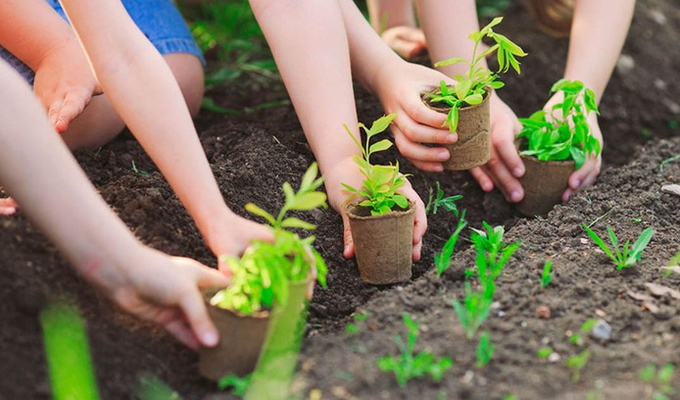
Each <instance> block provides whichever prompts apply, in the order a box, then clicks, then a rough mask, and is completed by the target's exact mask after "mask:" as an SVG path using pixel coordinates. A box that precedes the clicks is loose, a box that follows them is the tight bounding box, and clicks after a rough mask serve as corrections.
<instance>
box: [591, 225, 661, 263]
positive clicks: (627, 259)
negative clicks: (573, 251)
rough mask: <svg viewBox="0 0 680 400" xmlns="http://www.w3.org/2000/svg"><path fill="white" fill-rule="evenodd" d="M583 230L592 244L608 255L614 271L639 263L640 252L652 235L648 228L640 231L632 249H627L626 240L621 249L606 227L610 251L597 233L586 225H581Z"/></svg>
mask: <svg viewBox="0 0 680 400" xmlns="http://www.w3.org/2000/svg"><path fill="white" fill-rule="evenodd" d="M583 228H584V229H585V230H586V232H588V236H590V238H591V239H592V240H593V242H595V244H597V245H598V246H600V248H601V249H602V251H604V253H605V254H606V255H608V256H609V258H611V259H612V261H614V263H616V269H618V270H621V269H623V268H627V267H630V266H632V265H635V263H636V262H638V261H640V257H641V256H642V251H643V250H644V249H645V247H647V245H648V244H649V241H650V240H651V239H652V235H653V234H654V230H653V229H652V227H651V226H650V227H649V228H647V229H645V230H644V231H642V233H641V234H640V236H639V237H638V239H637V240H636V241H635V243H634V244H633V247H630V248H629V245H630V240H626V243H624V245H623V247H622V248H619V241H618V239H617V238H616V234H615V233H614V231H613V230H612V228H611V227H609V226H607V233H609V240H611V242H612V249H610V248H609V246H607V244H606V243H605V242H604V240H602V239H601V238H600V237H599V236H598V235H597V233H595V232H593V231H592V230H591V229H590V228H588V226H587V225H586V224H583Z"/></svg>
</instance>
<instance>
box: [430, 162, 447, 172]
mask: <svg viewBox="0 0 680 400" xmlns="http://www.w3.org/2000/svg"><path fill="white" fill-rule="evenodd" d="M443 170H444V166H443V165H441V164H437V165H435V166H434V167H433V168H432V171H433V172H442V171H443Z"/></svg>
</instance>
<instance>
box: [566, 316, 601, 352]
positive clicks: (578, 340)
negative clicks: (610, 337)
mask: <svg viewBox="0 0 680 400" xmlns="http://www.w3.org/2000/svg"><path fill="white" fill-rule="evenodd" d="M596 324H597V320H596V319H595V318H588V319H587V320H586V322H584V323H583V324H582V325H581V331H580V333H573V334H571V335H570V336H569V341H570V342H571V343H573V344H575V345H577V346H583V337H582V336H581V335H582V334H585V335H589V334H590V332H591V331H592V330H593V328H594V327H595V325H596Z"/></svg>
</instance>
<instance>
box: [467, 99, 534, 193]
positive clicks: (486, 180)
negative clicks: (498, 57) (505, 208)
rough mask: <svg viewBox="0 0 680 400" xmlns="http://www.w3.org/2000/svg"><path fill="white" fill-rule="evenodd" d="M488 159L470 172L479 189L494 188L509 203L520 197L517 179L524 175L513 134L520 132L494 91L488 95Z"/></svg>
mask: <svg viewBox="0 0 680 400" xmlns="http://www.w3.org/2000/svg"><path fill="white" fill-rule="evenodd" d="M490 101H491V104H490V113H491V116H490V117H491V158H490V159H489V161H488V162H487V163H486V164H485V165H483V166H481V167H478V168H473V169H472V170H470V172H471V173H472V176H473V177H474V178H475V180H477V182H478V183H479V185H480V186H481V187H482V190H484V191H485V192H490V191H492V190H493V188H494V185H495V186H496V187H497V188H498V190H500V191H501V193H503V196H505V199H506V200H507V201H508V202H510V203H516V202H518V201H520V200H522V198H523V197H524V190H522V185H521V184H520V183H519V180H518V178H520V177H521V176H522V175H524V171H525V169H524V164H522V160H521V159H520V157H519V154H518V152H517V148H515V135H517V133H519V131H520V130H521V129H522V125H521V124H520V123H519V121H518V120H517V116H516V115H515V113H514V112H513V111H512V110H511V109H510V107H508V105H507V104H505V103H504V102H503V100H501V99H500V98H499V97H498V95H496V93H495V92H494V93H493V94H492V95H491V99H490Z"/></svg>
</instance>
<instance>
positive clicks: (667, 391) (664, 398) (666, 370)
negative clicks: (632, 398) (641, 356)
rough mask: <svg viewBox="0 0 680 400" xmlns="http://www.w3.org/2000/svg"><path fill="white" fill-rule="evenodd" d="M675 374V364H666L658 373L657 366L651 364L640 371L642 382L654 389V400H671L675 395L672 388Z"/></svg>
mask: <svg viewBox="0 0 680 400" xmlns="http://www.w3.org/2000/svg"><path fill="white" fill-rule="evenodd" d="M674 372H675V367H674V366H673V364H666V365H665V366H664V367H663V368H661V369H659V370H658V371H657V369H656V365H654V364H649V365H647V366H646V367H644V368H642V370H640V380H641V381H643V382H647V383H649V384H651V385H652V386H653V387H654V393H653V398H654V400H669V399H670V396H672V395H673V394H675V390H674V389H673V386H671V383H672V380H673V373H674Z"/></svg>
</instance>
